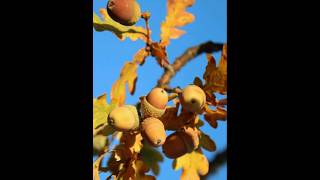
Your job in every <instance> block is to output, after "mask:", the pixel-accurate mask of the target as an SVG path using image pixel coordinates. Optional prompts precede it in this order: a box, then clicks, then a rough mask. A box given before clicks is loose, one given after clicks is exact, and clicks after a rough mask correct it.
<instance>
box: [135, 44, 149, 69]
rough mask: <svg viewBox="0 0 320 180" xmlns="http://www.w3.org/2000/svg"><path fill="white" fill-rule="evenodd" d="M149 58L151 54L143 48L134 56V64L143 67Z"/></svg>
mask: <svg viewBox="0 0 320 180" xmlns="http://www.w3.org/2000/svg"><path fill="white" fill-rule="evenodd" d="M147 56H149V53H148V52H147V51H146V48H141V49H139V50H138V52H137V53H136V54H135V55H134V57H133V60H132V62H133V63H136V64H140V65H141V64H143V63H144V61H145V59H146V57H147Z"/></svg>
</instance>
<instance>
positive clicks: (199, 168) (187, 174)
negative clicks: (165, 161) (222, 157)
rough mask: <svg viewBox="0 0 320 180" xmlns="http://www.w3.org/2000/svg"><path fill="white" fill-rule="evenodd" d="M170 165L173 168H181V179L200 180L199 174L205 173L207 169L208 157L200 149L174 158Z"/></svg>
mask: <svg viewBox="0 0 320 180" xmlns="http://www.w3.org/2000/svg"><path fill="white" fill-rule="evenodd" d="M172 166H173V169H174V170H179V169H181V168H182V174H181V177H180V179H181V180H200V177H199V175H206V174H207V173H208V171H209V162H208V159H207V158H206V157H205V156H204V155H203V154H202V153H201V152H200V151H193V152H191V153H187V154H185V155H183V156H181V157H179V158H177V159H175V160H174V161H173V164H172Z"/></svg>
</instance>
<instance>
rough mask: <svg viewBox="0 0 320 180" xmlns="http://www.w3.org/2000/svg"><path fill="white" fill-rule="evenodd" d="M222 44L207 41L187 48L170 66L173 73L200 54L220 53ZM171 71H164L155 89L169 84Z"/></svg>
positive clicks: (171, 76)
mask: <svg viewBox="0 0 320 180" xmlns="http://www.w3.org/2000/svg"><path fill="white" fill-rule="evenodd" d="M222 47H223V43H214V42H212V41H208V42H205V43H202V44H200V45H197V46H193V47H191V48H188V49H187V50H186V51H185V52H184V53H183V54H182V55H181V56H180V57H178V58H177V59H176V60H175V61H174V63H173V64H172V68H173V70H174V71H173V72H175V73H176V72H178V71H179V70H180V69H181V68H182V67H183V66H184V65H185V64H186V63H187V62H189V61H191V60H192V59H194V58H195V57H197V56H198V55H200V54H202V53H213V52H217V51H221V50H222ZM173 72H172V71H169V70H168V69H166V70H165V71H164V73H163V74H162V76H161V78H160V79H159V80H158V84H157V87H167V86H168V84H169V83H170V80H171V78H173V76H174V75H175V73H173Z"/></svg>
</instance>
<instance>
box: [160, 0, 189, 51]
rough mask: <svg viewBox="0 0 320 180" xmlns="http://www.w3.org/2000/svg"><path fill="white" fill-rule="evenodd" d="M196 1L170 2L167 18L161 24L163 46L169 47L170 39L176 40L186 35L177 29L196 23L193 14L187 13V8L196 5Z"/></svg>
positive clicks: (181, 0) (173, 0)
mask: <svg viewBox="0 0 320 180" xmlns="http://www.w3.org/2000/svg"><path fill="white" fill-rule="evenodd" d="M194 2H195V0H168V1H167V16H166V18H165V21H164V22H162V24H161V35H160V37H161V45H162V46H168V45H169V43H170V39H176V38H179V37H180V36H182V35H183V34H185V31H183V30H181V29H177V27H181V26H185V25H187V24H189V23H191V22H193V21H194V19H195V17H194V15H193V14H191V13H188V12H186V8H187V7H190V6H192V5H193V4H194Z"/></svg>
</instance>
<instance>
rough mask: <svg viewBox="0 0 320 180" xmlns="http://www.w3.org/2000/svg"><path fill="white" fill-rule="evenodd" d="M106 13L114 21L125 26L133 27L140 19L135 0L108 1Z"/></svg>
mask: <svg viewBox="0 0 320 180" xmlns="http://www.w3.org/2000/svg"><path fill="white" fill-rule="evenodd" d="M107 12H108V14H109V16H110V17H111V18H112V19H113V20H114V21H116V22H118V23H120V24H122V25H125V26H132V25H134V24H135V23H136V22H137V21H138V20H139V19H140V17H141V9H140V5H139V4H138V3H137V2H136V1H135V0H109V1H108V4H107Z"/></svg>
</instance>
